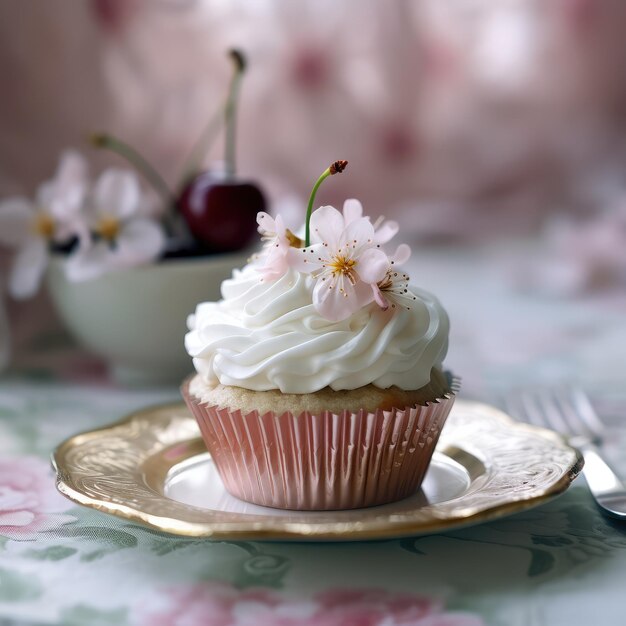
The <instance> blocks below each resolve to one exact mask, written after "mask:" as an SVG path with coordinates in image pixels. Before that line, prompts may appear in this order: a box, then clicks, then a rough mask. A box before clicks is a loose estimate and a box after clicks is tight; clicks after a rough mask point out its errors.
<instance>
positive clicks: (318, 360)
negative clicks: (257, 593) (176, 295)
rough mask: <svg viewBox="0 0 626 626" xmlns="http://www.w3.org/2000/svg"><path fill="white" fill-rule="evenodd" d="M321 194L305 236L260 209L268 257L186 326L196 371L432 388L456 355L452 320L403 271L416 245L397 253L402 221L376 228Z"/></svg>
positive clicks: (256, 260) (259, 383) (275, 381)
mask: <svg viewBox="0 0 626 626" xmlns="http://www.w3.org/2000/svg"><path fill="white" fill-rule="evenodd" d="M342 163H345V162H337V163H335V164H333V166H335V167H336V166H340V165H341V164H342ZM333 166H331V168H333ZM344 167H345V165H344ZM331 168H329V169H328V170H327V171H326V172H325V174H324V175H323V177H325V176H327V175H329V173H334V172H331V171H330V170H331ZM337 171H341V170H337ZM320 180H323V178H320ZM317 186H319V181H318V184H317V185H316V187H317ZM315 189H316V188H314V190H315ZM313 198H314V194H312V197H311V200H310V202H309V211H308V212H307V221H306V228H305V233H306V234H305V239H304V241H303V240H301V239H300V238H299V237H297V236H295V235H294V234H293V233H291V232H290V231H289V230H288V229H286V228H285V227H284V225H283V222H282V219H281V217H280V216H276V218H272V217H270V216H269V215H268V214H266V213H259V215H258V220H257V221H258V223H259V232H260V233H261V235H262V238H263V240H264V241H265V246H264V248H263V249H262V251H261V252H260V253H259V254H257V255H254V257H253V258H252V259H251V260H250V262H249V263H248V264H247V265H246V266H245V267H244V268H243V269H241V270H235V271H234V272H233V276H232V278H231V279H229V280H226V281H224V282H223V283H222V299H221V300H220V301H218V302H204V303H201V304H199V305H198V307H197V309H196V312H195V314H194V315H191V316H190V317H189V319H188V327H189V332H188V333H187V335H186V337H185V346H186V348H187V351H188V353H189V354H190V356H191V357H192V358H193V362H194V365H195V367H196V370H197V371H198V373H199V374H200V376H201V378H202V380H203V381H204V382H205V383H207V384H208V385H217V384H220V383H221V384H222V385H232V386H237V387H242V388H244V389H249V390H252V391H268V390H272V389H276V390H279V391H281V392H282V393H289V394H303V393H313V392H316V391H319V390H321V389H324V388H325V387H330V388H331V389H333V390H335V391H339V390H346V389H356V388H359V387H364V386H366V385H370V384H371V385H374V386H376V387H379V388H382V389H387V388H389V387H391V386H394V385H395V386H396V387H399V388H400V389H403V390H414V389H419V388H421V387H424V386H425V385H427V384H428V383H429V381H430V376H431V370H432V369H433V367H435V368H438V367H441V364H442V362H443V359H444V357H445V356H446V352H447V348H448V331H449V322H448V316H447V314H446V312H445V311H444V309H443V308H442V306H441V305H440V304H439V302H438V300H437V299H436V298H435V297H434V296H433V295H431V294H429V293H428V292H426V291H424V290H422V289H418V288H416V287H412V286H409V276H408V275H407V274H406V273H404V272H402V271H401V270H400V269H399V266H401V265H402V264H403V263H405V262H406V261H407V260H408V258H409V256H410V249H409V247H408V246H407V245H406V244H401V245H400V246H398V247H397V248H396V249H395V251H393V252H390V249H389V248H388V244H389V242H390V240H391V239H392V238H393V237H394V236H395V234H396V233H397V232H398V229H399V227H398V225H397V224H396V223H395V222H391V221H386V222H385V221H380V220H379V221H377V222H375V223H372V222H371V221H370V219H369V218H368V217H363V211H362V207H361V204H360V203H359V202H358V201H356V200H348V201H346V203H345V204H344V207H343V212H342V213H341V212H339V211H337V210H336V209H335V208H333V207H330V206H325V207H321V208H319V209H317V210H316V211H311V207H312V201H313Z"/></svg>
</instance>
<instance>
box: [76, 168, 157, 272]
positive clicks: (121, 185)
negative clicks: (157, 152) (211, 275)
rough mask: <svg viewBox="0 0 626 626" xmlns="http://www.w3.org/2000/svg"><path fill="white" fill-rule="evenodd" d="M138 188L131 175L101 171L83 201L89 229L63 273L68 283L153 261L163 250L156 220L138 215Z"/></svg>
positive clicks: (126, 171) (139, 199)
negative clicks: (87, 196) (84, 201)
mask: <svg viewBox="0 0 626 626" xmlns="http://www.w3.org/2000/svg"><path fill="white" fill-rule="evenodd" d="M144 200H145V199H144V198H143V197H142V192H141V186H140V184H139V180H138V178H137V176H136V175H135V173H134V172H132V171H131V170H122V169H115V168H110V169H107V170H105V171H104V172H103V173H102V174H101V175H100V177H99V178H98V180H97V181H96V183H95V185H94V188H93V190H92V192H91V194H90V196H89V198H88V200H87V207H86V210H85V215H86V218H85V219H86V221H87V224H88V225H89V229H90V231H91V232H92V233H94V234H95V235H96V239H95V240H94V239H92V238H91V237H84V238H81V242H80V246H79V247H78V249H77V250H76V251H75V252H74V253H72V254H71V255H70V257H69V258H68V260H67V263H66V266H65V270H66V274H67V276H68V278H69V279H70V280H72V281H77V282H80V281H85V280H92V279H94V278H97V277H99V276H101V275H103V274H106V273H108V272H110V271H115V270H120V269H126V268H130V267H135V266H138V265H145V264H147V263H150V262H153V261H155V260H156V259H157V258H158V257H159V256H160V254H161V253H162V252H163V250H164V248H165V233H164V231H163V228H162V226H161V224H160V223H158V222H157V220H155V219H152V218H150V217H147V216H144V215H142V208H143V205H144Z"/></svg>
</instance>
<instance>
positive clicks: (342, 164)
mask: <svg viewBox="0 0 626 626" xmlns="http://www.w3.org/2000/svg"><path fill="white" fill-rule="evenodd" d="M346 165H348V161H335V162H334V163H332V164H331V165H330V167H327V168H326V169H325V170H324V171H323V172H322V175H321V176H320V177H319V178H318V179H317V182H316V183H315V185H313V189H312V190H311V195H310V196H309V206H308V207H307V210H306V226H305V235H304V247H305V248H307V247H308V246H310V245H311V213H312V212H313V203H314V202H315V195H316V194H317V190H318V189H319V188H320V185H321V184H322V183H323V182H324V181H325V180H326V179H327V178H328V177H329V176H332V175H333V174H341V172H343V170H345V169H346Z"/></svg>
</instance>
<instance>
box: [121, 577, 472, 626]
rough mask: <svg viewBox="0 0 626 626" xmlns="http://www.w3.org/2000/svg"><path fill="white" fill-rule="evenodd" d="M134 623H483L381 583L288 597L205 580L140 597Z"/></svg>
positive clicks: (366, 625)
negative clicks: (368, 586) (308, 595)
mask: <svg viewBox="0 0 626 626" xmlns="http://www.w3.org/2000/svg"><path fill="white" fill-rule="evenodd" d="M133 623H137V624H138V625H139V626H144V625H145V626H147V625H148V624H149V625H150V626H183V625H184V626H342V625H343V624H350V625H351V626H484V622H483V621H482V619H480V618H479V617H478V616H474V615H469V614H467V613H456V612H448V611H446V610H445V609H444V607H443V605H442V603H441V602H440V601H439V600H438V599H436V598H430V597H427V596H422V595H415V594H412V593H393V592H389V591H385V590H381V589H363V588H360V589H336V590H335V589H333V590H331V591H326V592H322V593H318V594H316V595H314V596H312V597H310V598H309V597H306V598H294V597H289V596H287V595H284V594H280V593H277V592H275V591H270V590H266V589H254V588H250V589H243V590H242V589H237V588H236V587H233V586H232V585H229V584H226V583H218V582H207V583H202V584H195V585H190V586H187V587H178V588H169V589H161V590H159V594H158V597H155V598H145V597H144V598H141V601H140V602H138V603H137V605H136V607H135V610H134V615H133Z"/></svg>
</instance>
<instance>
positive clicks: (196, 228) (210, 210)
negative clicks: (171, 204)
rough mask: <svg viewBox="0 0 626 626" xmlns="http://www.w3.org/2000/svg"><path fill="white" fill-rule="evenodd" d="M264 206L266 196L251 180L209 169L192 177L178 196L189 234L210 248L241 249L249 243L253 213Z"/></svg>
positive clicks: (253, 229) (252, 233)
mask: <svg viewBox="0 0 626 626" xmlns="http://www.w3.org/2000/svg"><path fill="white" fill-rule="evenodd" d="M265 207H266V202H265V197H264V196H263V193H262V192H261V190H260V189H259V187H258V186H257V185H255V184H254V183H252V182H244V181H241V180H238V179H236V178H224V177H223V176H216V174H214V173H212V172H202V173H200V174H198V175H197V176H196V177H195V178H193V179H192V180H191V181H190V182H189V183H188V184H187V185H186V186H185V188H184V189H183V191H182V193H181V194H180V197H179V200H178V210H179V211H180V212H181V214H182V215H183V216H184V218H185V220H186V222H187V225H188V226H189V230H190V231H191V234H192V235H193V236H194V238H195V239H196V240H197V241H198V242H200V243H201V244H202V245H203V246H206V247H207V249H209V250H211V251H213V252H231V251H235V250H241V249H242V248H245V247H246V246H247V245H248V244H249V243H251V242H252V240H253V239H254V237H255V235H256V232H257V223H256V215H257V213H258V212H259V211H265Z"/></svg>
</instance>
